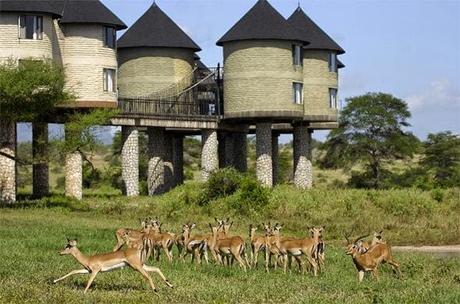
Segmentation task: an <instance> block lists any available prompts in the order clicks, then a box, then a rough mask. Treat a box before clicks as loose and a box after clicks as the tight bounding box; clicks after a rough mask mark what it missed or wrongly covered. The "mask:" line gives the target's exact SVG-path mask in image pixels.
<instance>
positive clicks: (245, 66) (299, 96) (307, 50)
mask: <svg viewBox="0 0 460 304" xmlns="http://www.w3.org/2000/svg"><path fill="white" fill-rule="evenodd" d="M126 28H127V26H126V25H125V24H124V23H123V22H122V21H121V20H120V19H119V18H118V17H117V16H115V14H114V13H112V12H111V11H110V10H109V9H108V8H107V7H105V6H104V4H102V3H101V2H100V1H98V0H53V1H41V0H34V1H33V0H0V61H5V60H11V59H13V60H16V61H18V62H19V61H20V60H26V59H27V60H30V59H35V60H42V59H44V58H46V59H50V60H53V61H55V62H56V63H58V64H62V65H63V66H64V68H65V73H66V77H67V84H66V85H67V86H68V87H69V88H70V89H72V91H73V92H74V93H75V95H76V96H77V98H76V100H75V101H74V102H73V103H72V104H71V105H68V106H66V108H60V109H58V110H56V113H52V114H50V115H49V117H48V118H47V119H44V121H41V122H33V127H32V133H33V136H32V137H33V154H34V157H38V158H39V159H46V153H47V140H48V123H62V124H65V123H66V122H65V119H64V118H63V117H65V115H60V114H62V113H65V112H66V111H67V112H68V111H88V110H89V109H94V108H118V109H119V112H118V113H119V114H118V115H117V116H116V117H113V118H112V119H111V121H110V124H111V125H114V126H121V129H122V179H123V182H124V189H123V191H124V193H125V194H126V195H128V196H137V195H139V139H138V137H139V132H146V133H147V134H148V153H149V165H148V174H147V176H148V181H147V184H148V192H149V195H155V194H160V193H164V192H166V191H168V190H169V189H171V188H173V187H175V186H176V185H178V184H181V183H182V182H183V180H184V174H183V142H184V137H185V136H196V135H201V138H202V156H201V170H202V178H203V180H207V179H208V178H209V176H210V174H211V173H212V172H213V171H215V170H217V169H218V168H219V167H228V166H233V167H235V168H236V169H237V170H240V171H246V170H247V135H248V134H252V133H255V135H256V154H257V161H256V174H257V178H258V179H259V181H260V182H261V183H262V184H263V185H265V186H267V187H272V186H273V185H274V184H275V183H276V181H277V171H278V138H279V135H280V134H293V138H294V140H293V148H294V157H293V158H294V159H293V162H294V166H293V167H294V172H293V177H294V178H293V179H294V183H295V185H296V186H297V187H299V188H302V189H308V188H310V187H311V186H312V163H311V154H312V153H311V144H310V142H311V135H312V133H313V132H314V130H318V129H332V128H335V127H337V120H338V97H337V93H338V70H339V69H340V68H342V67H343V65H342V64H341V63H340V61H339V60H338V59H337V55H340V54H343V53H344V50H343V49H342V48H341V47H340V46H339V45H338V44H337V43H335V42H334V41H333V40H332V39H331V38H330V37H329V36H328V35H327V34H326V33H325V32H324V31H323V30H321V28H320V27H319V26H318V25H316V24H315V23H314V22H313V21H312V20H311V19H310V18H309V17H308V16H307V15H306V14H305V13H304V11H303V10H302V9H301V8H300V7H299V8H297V9H296V10H295V11H294V12H293V14H292V15H291V16H290V17H289V18H288V19H285V18H284V17H283V16H282V15H281V14H280V13H279V12H278V11H276V9H275V8H274V7H272V6H271V5H270V3H269V2H268V1H266V0H259V1H257V2H256V3H255V5H254V6H253V7H252V8H251V9H250V10H249V11H248V12H247V13H246V14H245V15H244V16H243V17H242V18H241V19H240V20H239V21H238V22H237V23H236V24H235V25H234V26H233V27H232V28H231V29H229V30H228V32H227V33H225V34H224V35H223V36H222V38H221V39H219V41H217V45H218V46H220V47H222V49H223V57H224V58H223V65H222V66H220V65H218V66H217V67H207V66H205V65H204V64H203V63H202V62H201V61H200V57H199V56H198V55H197V53H198V52H200V50H201V48H200V47H199V46H198V45H197V44H196V43H195V42H194V41H193V40H192V39H191V38H190V37H189V36H188V35H187V34H186V33H184V31H182V30H181V29H180V27H179V26H178V25H177V24H176V23H175V22H174V21H173V20H171V19H170V18H169V17H168V16H167V15H166V14H165V12H163V11H162V10H161V9H160V7H159V6H158V5H156V4H153V5H152V6H151V7H150V8H149V9H148V10H147V11H146V12H145V13H144V15H142V16H141V17H140V18H139V19H138V20H137V21H136V22H135V23H134V24H133V25H132V26H131V27H130V28H129V29H128V30H127V31H126V32H125V33H124V35H123V36H121V37H120V38H119V39H118V40H117V31H119V30H123V29H126ZM16 137H17V135H16V122H12V121H10V120H8V117H0V152H1V153H0V200H1V201H7V202H13V201H15V199H16V162H15V157H14V156H15V153H16V151H15V150H16ZM48 170H49V168H48V164H47V162H46V161H42V163H35V164H34V165H33V192H34V195H36V196H43V195H46V194H47V193H48V191H49V180H48V179H49V177H48ZM65 180H66V183H65V191H66V195H68V196H71V197H74V198H77V199H81V198H82V156H81V154H79V153H69V154H68V155H67V156H66V158H65Z"/></svg>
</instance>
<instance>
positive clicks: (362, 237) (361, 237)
mask: <svg viewBox="0 0 460 304" xmlns="http://www.w3.org/2000/svg"><path fill="white" fill-rule="evenodd" d="M369 235H370V234H366V235H363V236H360V237H359V238H357V239H356V240H355V241H354V242H353V243H356V242H357V241H359V240H361V239H364V238H365V237H368V236H369Z"/></svg>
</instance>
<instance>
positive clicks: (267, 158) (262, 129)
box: [256, 122, 273, 187]
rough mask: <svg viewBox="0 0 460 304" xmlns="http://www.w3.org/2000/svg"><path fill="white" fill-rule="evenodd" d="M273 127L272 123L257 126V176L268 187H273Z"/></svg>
mask: <svg viewBox="0 0 460 304" xmlns="http://www.w3.org/2000/svg"><path fill="white" fill-rule="evenodd" d="M271 127H272V124H271V123H265V122H264V123H257V124H256V157H257V158H256V174H257V179H258V180H259V181H260V182H261V183H262V185H264V186H266V187H272V186H273V168H272V128H271Z"/></svg>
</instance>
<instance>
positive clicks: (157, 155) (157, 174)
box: [147, 127, 165, 195]
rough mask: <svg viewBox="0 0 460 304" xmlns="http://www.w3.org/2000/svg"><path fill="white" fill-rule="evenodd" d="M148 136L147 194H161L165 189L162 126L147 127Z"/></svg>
mask: <svg viewBox="0 0 460 304" xmlns="http://www.w3.org/2000/svg"><path fill="white" fill-rule="evenodd" d="M147 135H148V138H149V143H148V151H149V164H148V169H147V187H148V194H149V195H155V194H161V193H163V192H164V191H165V185H164V184H165V179H164V175H165V168H164V162H163V161H164V156H165V130H164V128H150V127H149V128H147Z"/></svg>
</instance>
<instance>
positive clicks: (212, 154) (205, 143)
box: [201, 130, 219, 181]
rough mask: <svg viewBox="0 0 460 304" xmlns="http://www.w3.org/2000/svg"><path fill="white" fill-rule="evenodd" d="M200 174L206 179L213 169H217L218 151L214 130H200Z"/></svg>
mask: <svg viewBox="0 0 460 304" xmlns="http://www.w3.org/2000/svg"><path fill="white" fill-rule="evenodd" d="M201 143H202V149H201V176H202V179H203V181H207V180H208V179H209V177H210V176H211V173H212V172H213V171H216V170H217V169H219V153H218V146H219V145H218V142H217V131H216V130H202V132H201Z"/></svg>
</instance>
